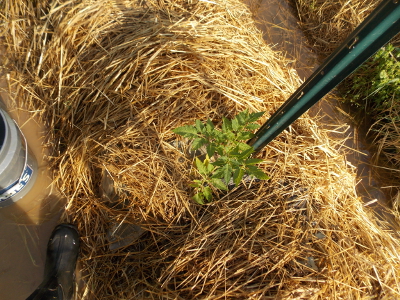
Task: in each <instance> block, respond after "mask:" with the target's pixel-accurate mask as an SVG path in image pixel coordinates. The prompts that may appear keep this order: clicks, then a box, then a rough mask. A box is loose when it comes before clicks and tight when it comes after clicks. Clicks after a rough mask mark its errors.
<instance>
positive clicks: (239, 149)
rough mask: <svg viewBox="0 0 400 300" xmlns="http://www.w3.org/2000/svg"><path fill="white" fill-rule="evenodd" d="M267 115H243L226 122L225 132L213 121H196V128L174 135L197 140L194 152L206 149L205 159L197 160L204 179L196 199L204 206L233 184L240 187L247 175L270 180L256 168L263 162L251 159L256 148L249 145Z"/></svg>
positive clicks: (188, 127)
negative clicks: (263, 117)
mask: <svg viewBox="0 0 400 300" xmlns="http://www.w3.org/2000/svg"><path fill="white" fill-rule="evenodd" d="M263 114H264V112H257V113H249V112H248V110H245V111H243V112H240V113H239V114H238V115H237V116H236V117H235V118H233V119H232V120H229V119H227V118H223V120H222V128H221V129H218V128H215V126H214V124H213V123H212V122H211V120H210V119H208V120H207V122H206V123H202V122H201V121H200V120H196V123H195V125H186V126H182V127H178V128H175V129H173V130H172V131H173V132H174V133H176V134H179V135H181V136H183V137H185V138H188V139H190V140H193V142H192V149H193V150H194V151H196V150H198V149H200V148H202V147H203V148H205V150H206V153H207V154H206V155H205V158H204V159H200V157H196V158H195V167H196V169H197V171H198V174H199V175H200V179H196V180H194V181H193V183H192V184H191V186H192V187H193V188H194V189H195V191H194V192H195V193H194V196H193V199H194V200H195V201H196V202H197V203H199V204H204V203H206V202H211V201H212V198H213V196H212V195H213V190H223V191H227V190H228V185H229V183H230V181H231V180H233V184H234V185H235V186H238V185H239V183H240V182H241V181H242V178H243V176H244V175H245V174H247V175H249V176H253V177H255V178H258V179H262V180H266V179H269V177H268V176H267V175H266V174H265V173H264V172H263V171H262V170H261V169H259V168H258V167H257V166H256V165H257V164H259V163H261V162H262V161H263V160H262V159H257V158H251V157H250V156H251V154H252V153H253V152H254V148H253V147H252V146H250V145H248V144H247V143H246V141H247V140H248V139H251V138H253V137H254V134H253V133H252V132H253V131H254V130H255V129H257V128H259V125H258V124H256V123H255V122H256V121H257V120H258V119H259V118H260V117H261V116H262V115H263Z"/></svg>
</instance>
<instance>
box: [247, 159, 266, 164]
mask: <svg viewBox="0 0 400 300" xmlns="http://www.w3.org/2000/svg"><path fill="white" fill-rule="evenodd" d="M263 161H264V160H263V159H260V158H249V159H246V161H245V162H244V163H245V164H246V165H248V166H254V165H256V164H259V163H262V162H263Z"/></svg>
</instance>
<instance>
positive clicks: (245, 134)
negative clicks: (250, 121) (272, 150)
mask: <svg viewBox="0 0 400 300" xmlns="http://www.w3.org/2000/svg"><path fill="white" fill-rule="evenodd" d="M253 137H254V133H251V132H248V131H242V132H239V134H238V140H239V141H243V140H249V139H251V138H253Z"/></svg>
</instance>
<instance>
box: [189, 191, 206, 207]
mask: <svg viewBox="0 0 400 300" xmlns="http://www.w3.org/2000/svg"><path fill="white" fill-rule="evenodd" d="M192 198H193V200H194V201H196V202H197V203H198V204H200V205H203V204H204V201H203V199H204V194H203V193H201V192H199V193H197V194H195V195H194V196H193V197H192Z"/></svg>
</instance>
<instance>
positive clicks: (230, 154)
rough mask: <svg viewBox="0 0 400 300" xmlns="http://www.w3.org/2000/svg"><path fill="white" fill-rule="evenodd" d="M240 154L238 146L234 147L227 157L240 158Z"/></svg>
mask: <svg viewBox="0 0 400 300" xmlns="http://www.w3.org/2000/svg"><path fill="white" fill-rule="evenodd" d="M240 154H241V153H240V152H239V146H236V147H235V148H233V149H232V150H230V151H229V156H233V157H235V156H240Z"/></svg>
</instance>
